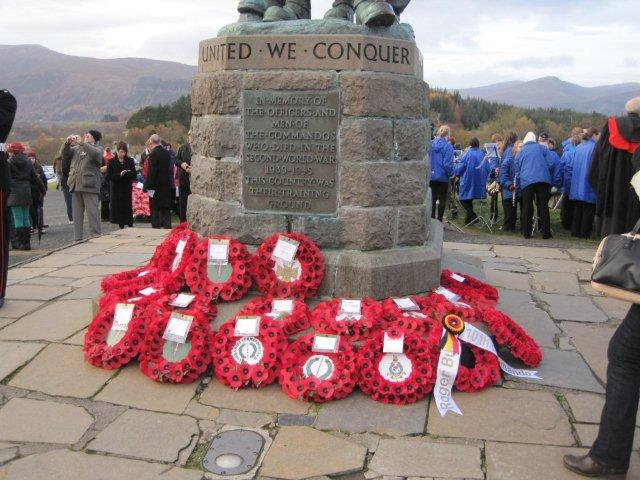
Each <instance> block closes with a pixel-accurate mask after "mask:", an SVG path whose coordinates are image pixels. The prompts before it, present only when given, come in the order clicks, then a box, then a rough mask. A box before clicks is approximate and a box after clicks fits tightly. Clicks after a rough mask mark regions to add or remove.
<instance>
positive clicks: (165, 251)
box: [157, 228, 198, 293]
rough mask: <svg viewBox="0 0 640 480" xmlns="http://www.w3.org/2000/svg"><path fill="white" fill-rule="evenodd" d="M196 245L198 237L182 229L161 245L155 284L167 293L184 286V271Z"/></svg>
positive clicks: (186, 229)
mask: <svg viewBox="0 0 640 480" xmlns="http://www.w3.org/2000/svg"><path fill="white" fill-rule="evenodd" d="M197 243H198V235H197V234H196V233H195V232H193V231H191V230H189V229H188V228H182V229H181V230H179V231H178V232H176V233H175V234H174V235H170V236H169V238H167V240H166V241H165V242H163V243H162V245H161V247H162V249H161V252H159V254H158V263H157V269H158V276H157V279H158V280H157V283H158V284H159V285H161V286H162V287H164V289H165V290H166V291H167V292H168V293H170V292H177V291H178V290H180V288H181V287H182V286H183V285H184V284H185V271H186V269H187V266H188V265H189V262H190V261H191V256H192V255H193V251H194V250H195V248H196V245H197Z"/></svg>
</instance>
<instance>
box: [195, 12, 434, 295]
mask: <svg viewBox="0 0 640 480" xmlns="http://www.w3.org/2000/svg"><path fill="white" fill-rule="evenodd" d="M408 3H409V0H390V1H389V2H385V1H381V0H336V2H335V3H334V7H333V8H332V9H331V10H330V11H329V12H328V13H327V15H326V18H325V19H324V20H310V19H309V17H310V12H311V2H310V0H286V1H284V0H243V1H242V2H240V6H239V12H240V21H239V22H238V23H235V24H233V25H229V26H227V27H224V28H223V29H222V30H221V31H220V32H219V33H218V36H217V37H216V38H212V39H209V40H204V41H203V42H201V44H200V53H199V68H198V74H197V75H196V77H195V78H194V80H193V89H192V108H193V121H192V134H193V150H194V157H193V160H192V192H193V193H192V195H191V197H190V200H189V211H188V219H189V222H190V224H191V226H192V228H193V229H194V230H196V231H198V232H200V233H201V234H203V235H208V234H225V235H230V236H233V237H235V238H237V239H238V240H240V241H242V242H244V243H246V244H249V245H259V244H260V243H261V242H262V241H263V240H264V239H265V238H266V237H268V236H270V235H272V234H273V233H276V232H300V233H303V234H305V235H307V236H309V237H310V238H311V239H312V240H313V241H314V242H316V243H317V244H318V246H319V247H320V248H321V249H322V251H323V253H324V256H325V261H326V264H327V274H326V277H325V280H324V283H323V285H322V287H321V289H320V294H321V295H326V296H335V297H352V298H356V297H367V296H371V297H375V298H385V297H389V296H400V295H407V294H414V293H421V292H426V291H428V290H430V289H431V288H433V287H435V286H437V285H438V284H439V277H440V258H441V250H442V226H441V224H440V223H439V222H433V223H432V222H431V211H430V210H431V200H430V193H429V187H428V186H429V175H430V171H431V169H430V165H429V159H428V156H427V151H428V147H429V140H430V128H429V125H428V121H427V110H428V98H427V97H428V87H427V85H426V84H425V83H424V82H423V80H422V55H421V54H420V52H419V50H418V48H417V46H416V43H415V39H414V35H413V30H412V29H411V27H410V26H408V25H406V24H401V23H400V22H399V14H400V13H401V12H402V10H403V9H404V7H406V6H407V4H408ZM354 13H355V16H356V18H357V19H358V22H359V23H358V24H355V23H354V22H353V18H354ZM390 15H391V19H390Z"/></svg>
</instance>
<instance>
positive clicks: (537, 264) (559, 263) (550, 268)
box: [531, 258, 591, 276]
mask: <svg viewBox="0 0 640 480" xmlns="http://www.w3.org/2000/svg"><path fill="white" fill-rule="evenodd" d="M531 263H532V267H533V268H534V269H536V270H540V271H542V272H558V273H575V274H576V275H577V274H578V273H579V272H589V276H591V266H590V265H589V264H587V263H584V262H579V261H575V260H558V259H551V258H534V259H532V260H531Z"/></svg>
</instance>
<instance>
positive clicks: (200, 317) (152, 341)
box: [139, 297, 212, 383]
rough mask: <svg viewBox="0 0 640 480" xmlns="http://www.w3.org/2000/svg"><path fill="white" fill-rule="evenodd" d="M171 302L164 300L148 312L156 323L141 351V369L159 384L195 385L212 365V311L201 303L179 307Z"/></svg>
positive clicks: (149, 331) (156, 303)
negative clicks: (210, 321) (192, 383)
mask: <svg viewBox="0 0 640 480" xmlns="http://www.w3.org/2000/svg"><path fill="white" fill-rule="evenodd" d="M170 301H172V300H171V297H163V298H162V299H161V300H159V301H156V302H154V303H152V304H151V305H149V306H148V307H147V309H146V311H145V316H146V318H147V319H150V320H152V321H151V322H150V324H149V327H148V330H147V335H146V337H145V341H144V345H143V347H142V349H141V351H140V357H139V360H140V370H141V371H142V373H143V374H145V375H146V376H147V377H149V378H151V379H152V380H154V381H156V382H168V383H189V382H193V381H195V380H196V379H197V378H198V377H199V376H200V375H201V374H203V373H204V372H205V371H206V370H207V367H208V366H209V364H210V363H211V335H212V334H211V328H210V326H209V321H208V320H209V318H208V312H207V311H206V310H205V309H204V308H203V307H202V305H201V304H200V303H199V302H193V303H192V304H190V305H189V306H188V307H187V308H179V307H175V306H172V305H170V304H169V302H170Z"/></svg>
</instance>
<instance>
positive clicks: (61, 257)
mask: <svg viewBox="0 0 640 480" xmlns="http://www.w3.org/2000/svg"><path fill="white" fill-rule="evenodd" d="M90 256H91V254H89V253H83V254H78V255H72V254H70V253H69V250H64V251H63V252H58V253H53V254H51V255H48V256H46V257H44V258H40V259H39V260H35V261H33V262H29V263H27V264H26V265H25V266H26V267H29V268H63V267H68V266H69V265H73V264H74V263H78V262H81V261H82V260H84V259H86V258H89V257H90Z"/></svg>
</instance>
